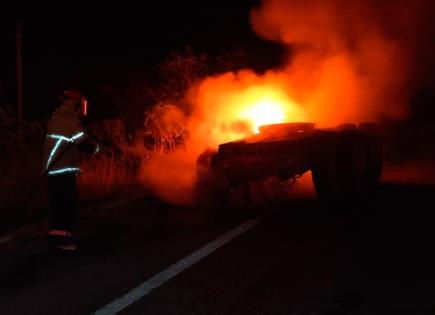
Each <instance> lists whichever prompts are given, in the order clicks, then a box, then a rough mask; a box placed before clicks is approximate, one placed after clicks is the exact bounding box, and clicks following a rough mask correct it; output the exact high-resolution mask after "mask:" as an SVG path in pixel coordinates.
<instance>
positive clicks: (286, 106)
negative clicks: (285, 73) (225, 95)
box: [240, 87, 305, 133]
mask: <svg viewBox="0 0 435 315" xmlns="http://www.w3.org/2000/svg"><path fill="white" fill-rule="evenodd" d="M304 116H305V115H304V114H303V113H302V111H301V109H300V107H299V105H297V104H296V103H294V102H293V101H292V100H291V99H289V97H288V96H287V95H286V94H285V93H283V92H282V91H281V90H279V89H273V88H271V87H256V88H253V89H251V90H249V91H247V92H246V94H245V95H244V102H243V104H242V109H241V111H240V117H241V118H242V119H243V120H246V121H248V122H249V124H250V125H251V126H252V132H254V133H257V132H259V127H260V126H263V125H268V124H278V123H283V122H287V121H303V120H305V117H304Z"/></svg>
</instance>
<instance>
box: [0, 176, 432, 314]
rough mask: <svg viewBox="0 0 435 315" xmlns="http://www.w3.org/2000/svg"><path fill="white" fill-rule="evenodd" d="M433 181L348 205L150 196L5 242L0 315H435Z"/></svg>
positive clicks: (0, 252) (385, 189)
mask: <svg viewBox="0 0 435 315" xmlns="http://www.w3.org/2000/svg"><path fill="white" fill-rule="evenodd" d="M434 193H435V189H434V187H432V186H418V185H404V184H401V185H398V184H397V185H395V184H383V185H382V187H381V189H380V192H379V196H378V197H377V198H376V200H372V202H371V203H369V204H365V205H357V204H348V205H347V206H346V207H345V209H331V208H326V207H324V206H322V205H321V204H320V203H319V202H318V201H317V200H316V198H315V197H312V196H304V197H294V198H291V199H290V200H286V201H282V200H281V201H279V202H270V203H266V204H263V205H262V206H261V207H257V208H255V209H249V208H247V209H243V210H242V209H235V210H236V211H233V212H231V213H225V212H224V211H222V212H217V213H215V212H212V211H208V210H206V209H204V208H200V207H181V206H173V205H168V204H164V203H162V202H159V201H157V200H155V199H153V198H150V197H147V198H141V199H139V200H135V201H133V202H131V203H129V204H124V205H118V206H115V207H113V208H110V209H108V210H107V211H104V212H100V213H94V214H87V215H85V216H84V217H83V219H82V221H81V226H80V231H81V236H80V239H79V246H80V248H79V251H78V252H77V253H75V254H62V253H58V252H56V251H53V250H52V249H50V248H49V247H48V246H47V242H46V238H45V235H44V233H45V231H44V228H43V227H41V228H40V229H39V231H37V232H36V233H35V232H34V231H33V232H32V233H30V234H29V236H27V237H26V236H21V237H20V239H18V240H12V241H9V242H5V243H3V244H2V245H1V247H0V314H2V315H9V314H33V315H37V314H41V315H42V314H44V315H47V314H63V315H68V314H114V313H117V312H118V313H119V314H288V315H292V314H307V315H312V314H435V255H434V251H435V242H434V241H435V229H434V228H433V226H434V222H435V221H434V218H435V216H434V215H433V212H434V209H435V207H434V197H435V194H434Z"/></svg>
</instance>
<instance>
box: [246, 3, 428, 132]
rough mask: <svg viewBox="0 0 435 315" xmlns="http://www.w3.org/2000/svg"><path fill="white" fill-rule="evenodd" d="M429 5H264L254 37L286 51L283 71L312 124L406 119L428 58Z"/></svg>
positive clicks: (257, 16)
mask: <svg viewBox="0 0 435 315" xmlns="http://www.w3.org/2000/svg"><path fill="white" fill-rule="evenodd" d="M433 12H434V1H419V0H417V1H406V0H399V1H393V0H391V1H388V0H387V1H378V0H356V1H346V0H305V1H299V0H263V1H262V4H261V5H260V6H259V7H257V8H255V9H254V10H253V11H252V12H251V21H252V25H253V28H254V30H255V32H257V34H259V35H260V36H262V37H263V38H266V39H268V40H273V41H278V42H281V43H282V44H283V45H289V48H290V49H291V52H292V54H291V58H290V59H291V60H289V62H288V64H287V65H285V70H284V71H285V72H287V73H288V75H289V77H291V78H292V80H291V81H292V87H293V88H294V89H295V90H296V91H297V92H298V96H297V100H298V101H299V102H300V103H302V104H304V105H305V106H306V109H307V112H308V114H309V116H310V117H311V119H313V120H316V121H318V122H320V123H325V124H335V123H342V122H344V121H350V122H359V121H362V120H376V119H378V118H379V117H388V118H405V117H406V116H407V114H408V112H409V108H408V103H409V99H410V96H411V94H412V92H413V89H414V88H415V87H416V85H417V84H419V80H420V79H421V76H422V75H423V73H422V71H424V69H425V67H426V66H427V63H428V61H429V60H430V59H429V54H428V51H432V52H433V46H434V43H433V35H434V31H433V28H431V27H430V24H431V23H430V15H433Z"/></svg>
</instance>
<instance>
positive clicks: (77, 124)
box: [43, 104, 88, 175]
mask: <svg viewBox="0 0 435 315" xmlns="http://www.w3.org/2000/svg"><path fill="white" fill-rule="evenodd" d="M87 138H88V135H87V134H86V132H85V129H84V127H83V124H82V122H81V120H80V116H79V114H78V113H77V112H75V111H74V110H73V109H71V108H70V107H69V106H68V105H65V104H63V105H61V106H60V107H59V108H58V109H57V110H56V111H55V112H54V114H53V116H52V117H51V118H50V119H49V121H48V123H47V137H46V139H45V143H44V160H43V161H44V171H47V170H48V175H59V174H64V173H78V172H79V171H80V168H79V152H78V149H77V144H79V143H81V142H83V141H85V140H86V139H87Z"/></svg>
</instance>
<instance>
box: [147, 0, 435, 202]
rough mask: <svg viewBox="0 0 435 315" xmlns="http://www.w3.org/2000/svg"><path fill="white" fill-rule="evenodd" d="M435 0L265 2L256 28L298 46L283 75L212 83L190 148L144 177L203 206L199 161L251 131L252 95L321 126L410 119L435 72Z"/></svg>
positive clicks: (193, 96) (204, 90)
mask: <svg viewBox="0 0 435 315" xmlns="http://www.w3.org/2000/svg"><path fill="white" fill-rule="evenodd" d="M434 2H435V1H421V0H414V1H407V0H398V1H378V0H355V1H347V0H304V1H301V0H263V2H262V3H261V5H260V6H258V7H256V8H254V9H253V10H252V12H251V23H252V27H253V29H254V31H255V32H256V33H257V34H258V35H259V36H261V37H263V38H265V39H267V40H272V41H278V42H280V43H282V45H284V46H285V47H288V50H289V54H288V56H289V58H288V60H287V62H285V63H284V64H283V65H282V67H281V69H274V70H273V71H272V70H271V71H269V72H267V73H266V74H262V75H260V74H256V73H254V72H253V71H251V70H243V71H239V72H236V73H233V72H229V73H225V74H223V75H218V76H213V77H210V78H207V79H205V80H204V81H202V82H200V83H199V84H197V85H195V86H194V87H192V88H191V89H190V90H189V91H188V93H186V99H187V100H188V102H189V103H190V104H192V106H193V108H194V110H193V112H192V114H191V115H190V117H185V118H183V120H184V119H185V120H186V121H187V123H186V124H187V126H188V130H189V142H188V146H187V149H186V150H185V151H180V152H178V153H176V154H171V155H159V156H155V157H153V158H152V159H151V161H150V163H148V164H147V166H146V167H145V169H144V176H143V177H144V179H145V180H146V181H147V182H148V184H149V185H150V186H151V187H152V188H153V190H154V192H155V193H156V194H157V195H158V196H160V197H162V198H163V199H165V200H166V201H169V202H175V203H183V204H187V203H191V202H193V197H194V191H193V187H194V184H195V180H196V159H197V157H198V155H199V154H200V153H201V152H203V151H204V150H205V149H206V148H207V147H211V148H213V149H215V148H216V147H217V145H218V144H219V143H223V142H226V141H231V140H235V139H238V138H241V137H243V136H245V135H247V134H248V133H249V132H250V131H251V128H250V126H249V125H248V124H246V122H244V121H243V120H241V119H240V115H239V114H240V113H241V110H242V109H243V106H244V102H245V101H246V100H247V99H249V95H250V94H251V92H252V90H253V89H254V90H256V91H260V93H266V94H270V93H272V94H273V95H280V98H281V99H286V100H287V101H288V102H287V103H288V104H292V105H291V106H290V107H291V109H292V110H291V111H290V114H289V116H288V117H286V119H287V121H295V120H310V121H314V122H316V123H317V124H318V125H319V126H320V127H328V126H333V125H337V124H341V123H346V122H352V123H360V122H364V121H377V120H379V119H381V118H388V119H397V120H398V119H405V118H406V117H407V116H408V115H409V112H410V108H409V104H410V102H409V101H410V97H411V95H412V94H413V92H414V89H415V88H416V87H417V86H418V85H419V84H421V80H422V79H424V75H425V74H426V73H425V70H426V69H428V68H430V66H433V64H430V62H432V63H433V60H432V59H433V58H432V57H431V56H432V54H433V53H434V49H433V48H434V41H433V39H434V38H435V37H434V30H433V29H435V28H433V27H431V25H430V24H432V21H431V15H433V12H435V11H434V9H435V8H434V7H435V6H434Z"/></svg>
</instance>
